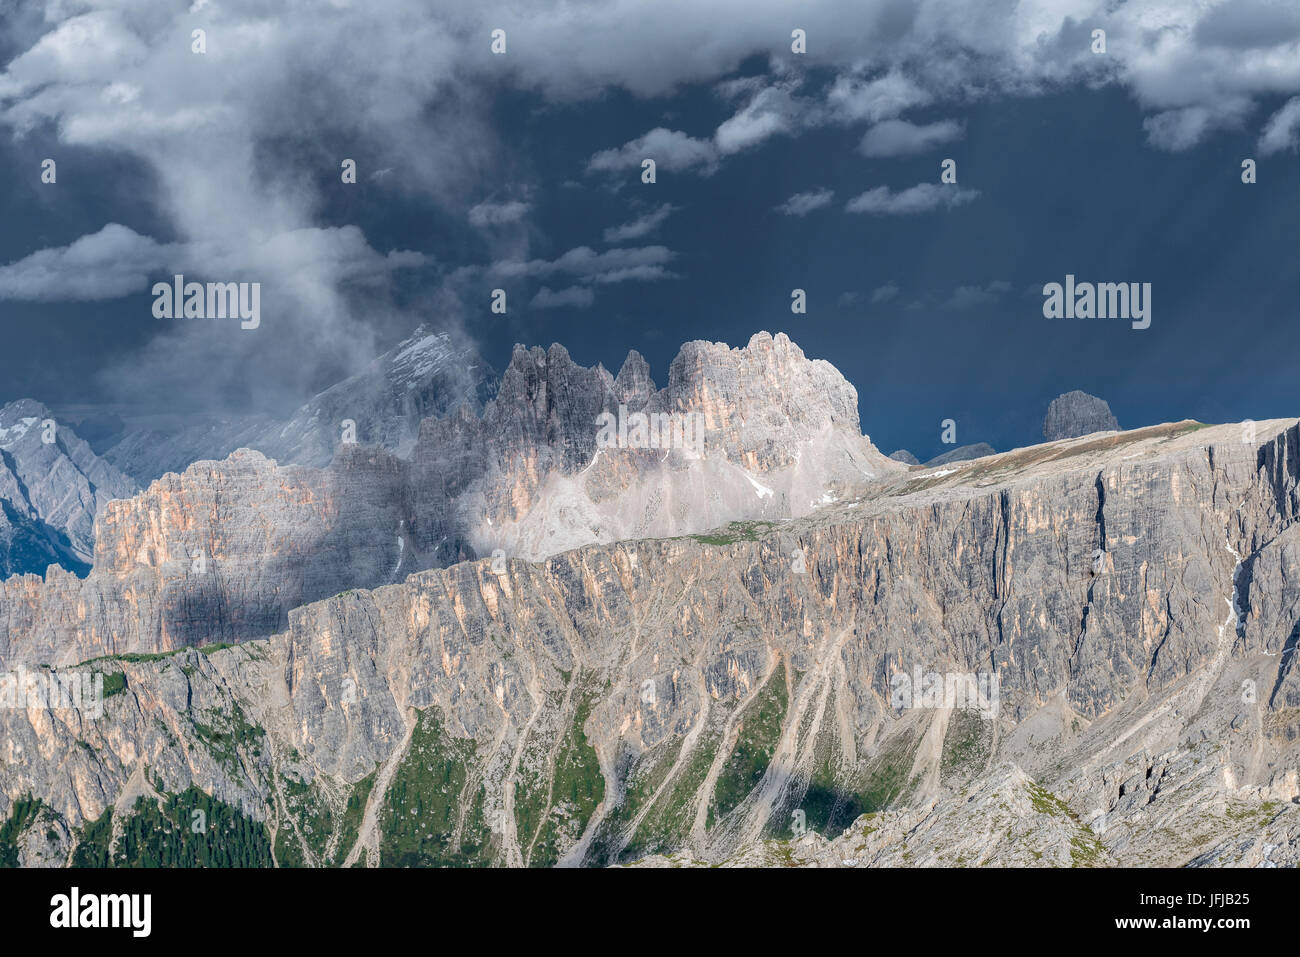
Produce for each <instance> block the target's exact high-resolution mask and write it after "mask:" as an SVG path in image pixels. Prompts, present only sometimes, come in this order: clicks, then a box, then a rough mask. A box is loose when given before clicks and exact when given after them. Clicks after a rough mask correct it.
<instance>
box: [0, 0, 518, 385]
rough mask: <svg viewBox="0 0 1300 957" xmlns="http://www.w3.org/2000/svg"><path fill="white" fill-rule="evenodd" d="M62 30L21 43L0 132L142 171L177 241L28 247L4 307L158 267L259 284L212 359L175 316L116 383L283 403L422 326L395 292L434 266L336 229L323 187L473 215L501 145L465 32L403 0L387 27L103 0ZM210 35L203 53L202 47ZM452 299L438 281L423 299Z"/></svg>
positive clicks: (7, 281) (334, 15)
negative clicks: (325, 214) (416, 272)
mask: <svg viewBox="0 0 1300 957" xmlns="http://www.w3.org/2000/svg"><path fill="white" fill-rule="evenodd" d="M46 17H47V22H45V23H43V24H40V23H36V22H35V21H22V31H23V32H22V35H21V36H19V35H14V36H10V37H7V38H6V40H7V41H9V44H10V49H14V48H15V47H16V48H17V50H18V51H20V52H18V53H17V55H16V56H13V58H12V59H10V60H9V61H8V64H7V65H6V66H5V67H4V69H3V71H0V127H5V128H7V129H8V130H10V131H12V132H13V133H14V134H15V135H17V136H18V137H24V136H28V135H30V134H34V133H37V132H40V133H41V135H44V131H46V130H48V131H50V132H51V133H52V134H54V135H56V136H57V137H58V143H59V144H62V145H64V146H73V147H82V148H87V149H91V150H94V151H96V152H98V153H104V154H116V155H117V156H119V157H123V158H125V159H127V160H129V161H133V162H135V163H137V164H139V166H140V167H142V168H143V169H144V170H145V171H146V172H147V173H148V174H149V176H150V181H151V182H152V183H153V184H155V188H154V189H151V190H149V191H148V192H147V193H144V194H141V195H139V196H138V197H137V201H138V202H139V203H141V204H143V205H144V206H145V207H146V209H145V214H144V215H139V210H138V209H137V210H135V213H136V215H138V216H139V221H144V222H156V223H159V224H160V227H161V229H162V230H165V235H163V234H161V233H160V234H158V235H155V236H153V237H150V236H143V235H139V234H138V233H137V232H134V231H132V230H130V229H127V228H126V227H124V226H119V225H115V224H112V223H110V224H108V225H106V226H104V227H103V228H97V231H92V232H90V233H89V234H88V235H86V236H83V237H81V238H80V239H78V240H75V241H73V242H71V243H69V244H68V245H66V246H60V247H57V248H50V249H36V250H32V251H31V252H30V253H29V254H28V255H26V256H23V257H22V258H20V259H18V260H17V261H16V262H13V263H11V264H9V265H8V266H5V267H3V272H2V273H0V289H2V290H3V292H2V293H0V294H3V295H4V296H6V297H8V298H27V299H37V300H41V301H50V300H56V299H79V300H87V299H107V298H113V297H116V296H122V295H128V294H130V293H132V292H137V291H141V292H148V288H147V286H146V285H145V283H146V282H148V281H150V280H154V279H157V278H159V277H158V276H157V272H159V271H162V272H169V271H170V272H178V271H179V272H184V273H185V274H186V275H187V277H190V276H191V274H192V275H193V277H194V278H202V279H206V280H209V281H245V280H247V281H258V282H261V283H262V293H263V300H262V302H263V321H262V324H261V326H260V327H259V328H258V329H257V330H256V331H254V332H247V333H243V334H242V335H234V336H226V337H224V338H223V339H222V341H221V343H220V346H219V347H214V344H213V342H212V341H211V337H212V336H213V335H215V334H216V333H215V332H214V331H213V330H212V329H211V328H209V327H207V326H205V325H204V324H202V323H199V324H193V323H190V324H186V323H174V324H173V323H159V324H157V330H158V331H157V333H156V335H155V338H154V340H153V341H152V342H151V343H150V344H148V345H147V346H145V347H144V348H143V350H142V351H137V352H133V353H130V354H127V355H125V356H123V357H122V358H121V360H120V361H118V362H117V364H116V365H114V366H112V367H111V368H109V369H107V371H106V372H105V373H104V382H105V385H106V387H107V389H108V390H109V392H110V393H115V394H125V393H128V392H129V393H133V394H136V395H139V396H144V397H145V398H146V400H147V401H153V402H156V401H157V398H158V396H160V395H164V394H169V395H174V396H176V397H177V401H179V400H180V399H182V398H183V399H186V400H188V401H190V402H192V403H193V404H195V405H199V406H203V407H205V408H213V409H222V408H228V407H230V406H231V405H237V406H246V405H247V404H249V403H253V404H256V405H259V406H262V407H271V406H275V407H280V408H283V407H284V406H285V404H286V403H293V404H296V403H297V402H300V401H302V399H303V398H305V397H306V396H308V395H310V394H311V393H312V392H314V391H316V390H317V389H319V388H320V387H321V385H322V384H327V383H328V382H329V381H331V380H332V379H334V378H337V377H339V376H341V375H347V374H349V373H352V372H356V371H359V370H360V369H361V368H362V367H364V364H365V363H366V362H367V361H368V360H369V359H370V358H371V357H372V356H373V355H374V353H375V352H376V351H377V346H378V337H379V336H380V335H382V334H384V333H385V331H386V333H387V334H388V335H390V336H391V335H393V334H394V333H397V332H405V331H409V330H410V328H412V327H413V326H414V325H415V324H416V322H418V321H419V318H420V317H417V316H416V315H414V314H409V313H407V312H406V310H405V308H404V307H401V306H399V305H398V304H397V298H396V295H395V292H394V288H393V285H392V284H391V283H390V282H389V281H388V280H389V278H390V274H391V270H392V268H395V265H396V264H397V263H399V262H400V263H401V264H404V265H410V264H414V263H417V262H419V263H425V260H424V258H423V257H422V256H420V254H418V253H414V254H396V259H390V257H389V256H388V255H387V254H385V253H382V252H380V251H377V250H375V249H373V248H371V247H370V246H369V244H368V243H367V240H366V236H365V235H364V234H363V233H362V231H361V230H360V229H358V228H357V227H355V226H345V227H336V226H334V225H332V224H331V225H329V226H326V225H325V223H324V221H323V220H322V219H321V211H322V209H323V208H324V207H325V205H326V203H327V202H328V199H329V197H331V196H332V195H334V194H333V193H327V192H326V191H331V190H340V189H342V190H361V189H363V188H364V187H362V186H359V185H348V184H344V183H343V182H341V177H340V164H341V163H342V161H343V160H344V159H345V158H349V157H353V158H356V159H357V165H358V169H357V172H358V180H361V181H363V182H371V180H370V177H371V175H372V174H373V173H375V172H376V169H377V168H381V167H382V168H388V169H393V170H394V171H395V173H394V175H391V176H389V177H387V178H386V179H385V187H386V188H387V189H390V190H395V191H398V192H405V193H408V194H419V195H423V196H426V197H428V198H429V199H430V200H431V201H433V202H434V203H437V204H439V205H442V206H443V207H444V208H446V209H447V210H448V211H449V212H454V211H459V212H460V214H461V215H463V212H464V208H465V207H464V205H463V197H464V196H465V195H466V194H467V193H468V192H469V189H470V188H471V186H472V185H473V184H474V183H475V182H478V181H481V177H482V175H483V171H484V169H486V168H490V167H491V166H492V163H493V162H494V159H493V157H494V156H495V153H496V150H497V145H496V139H495V136H494V134H493V133H492V131H491V129H490V127H489V126H488V121H487V119H486V113H484V112H482V111H480V110H477V109H474V108H473V107H474V105H475V104H476V103H477V102H478V101H479V100H480V98H482V99H483V100H485V99H486V97H485V95H483V94H481V93H480V92H479V91H478V90H477V88H476V87H475V86H474V85H473V84H468V83H465V82H462V79H461V78H460V77H458V76H457V75H456V72H455V71H456V70H457V64H458V63H460V62H462V61H463V57H464V52H463V49H464V44H463V43H462V42H460V40H459V39H458V36H457V33H458V31H459V30H460V29H463V28H464V26H465V24H464V23H461V24H460V25H459V26H458V25H457V24H456V23H455V18H454V17H453V18H451V20H449V19H448V18H447V17H446V16H444V15H439V14H436V13H433V12H431V11H430V10H429V9H428V8H427V7H426V6H425V5H424V4H422V3H419V2H416V0H394V2H393V4H392V5H391V6H390V7H388V8H386V10H385V13H384V15H383V16H376V15H375V14H374V11H373V10H366V9H364V8H362V7H359V6H350V7H349V6H344V5H327V6H325V7H322V8H321V9H319V10H317V11H315V12H314V13H313V15H312V16H311V17H303V16H301V14H300V11H298V10H296V9H290V8H284V9H282V10H279V11H276V10H271V9H269V8H251V7H249V6H247V5H244V4H240V3H234V4H219V5H218V4H210V5H208V6H205V7H204V8H202V9H201V10H198V11H195V12H194V13H190V12H188V11H187V8H186V5H184V4H182V5H181V6H179V7H178V6H176V5H175V4H172V3H168V2H165V0H133V2H130V3H127V2H118V0H105V2H103V3H96V4H94V5H93V9H90V10H88V11H87V10H86V8H85V7H84V6H82V5H63V4H50V5H48V6H47V9H46ZM198 27H202V28H203V29H205V30H206V31H207V41H208V42H207V53H206V54H196V53H193V52H191V49H190V40H189V38H190V31H191V30H192V29H194V28H198ZM31 29H39V30H40V31H41V32H40V33H39V35H29V34H28V33H26V32H25V31H28V30H31ZM324 131H328V135H326V133H325V132H324ZM326 140H328V144H327V142H326ZM339 142H343V143H347V144H348V146H347V150H348V152H347V153H343V152H341V151H338V150H336V147H335V146H334V144H335V143H339ZM51 145H52V146H53V144H51ZM56 155H57V154H56ZM322 159H323V161H324V162H323V163H322ZM322 167H323V172H324V174H325V175H321V174H322ZM61 172H62V171H61ZM417 257H418V259H417ZM60 277H61V278H60ZM431 280H432V277H431V276H428V275H426V276H425V277H424V282H426V283H427V282H430V281H431ZM437 295H438V294H437V291H436V289H427V291H426V301H432V297H435V296H437ZM443 305H444V306H446V305H447V304H446V303H443ZM145 308H146V309H147V306H146V307H145ZM443 314H444V315H446V316H448V317H454V315H455V309H454V308H445V309H443ZM145 319H146V321H154V320H152V318H151V317H150V316H148V313H145ZM286 355H291V356H293V357H294V360H295V361H294V362H292V363H286V362H284V356H286Z"/></svg>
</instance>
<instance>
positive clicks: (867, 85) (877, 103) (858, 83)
mask: <svg viewBox="0 0 1300 957" xmlns="http://www.w3.org/2000/svg"><path fill="white" fill-rule="evenodd" d="M932 98H933V97H932V96H931V94H929V93H927V92H926V91H925V90H923V89H922V88H921V87H920V86H919V85H918V84H917V83H916V81H914V80H911V79H909V78H908V77H907V76H906V75H904V74H903V72H902V71H901V70H899V69H893V70H890V71H889V72H888V73H885V74H884V75H882V76H878V77H875V78H873V79H866V78H864V77H860V76H853V75H846V76H840V77H838V78H837V79H836V80H835V82H834V83H833V84H832V85H831V88H830V90H829V91H828V92H827V95H826V100H827V103H828V105H829V106H830V108H831V110H832V113H833V114H834V116H835V117H836V118H837V119H839V120H841V121H844V122H859V121H866V122H868V123H878V122H880V121H881V120H885V119H890V118H893V117H896V116H898V115H899V114H901V113H903V112H905V111H907V110H910V109H912V108H913V107H918V106H925V105H926V104H928V103H929V102H930V101H931V100H932Z"/></svg>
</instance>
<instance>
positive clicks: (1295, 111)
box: [1259, 96, 1300, 156]
mask: <svg viewBox="0 0 1300 957" xmlns="http://www.w3.org/2000/svg"><path fill="white" fill-rule="evenodd" d="M1297 148H1300V96H1297V97H1292V98H1291V99H1289V100H1287V101H1286V104H1285V105H1284V106H1283V107H1282V108H1281V109H1280V110H1278V111H1277V112H1276V113H1274V114H1273V115H1272V116H1271V117H1269V120H1268V122H1267V123H1266V124H1265V125H1264V132H1263V133H1262V134H1260V137H1259V151H1260V152H1261V153H1263V154H1264V155H1265V156H1268V155H1270V154H1271V153H1278V152H1281V151H1282V150H1295V149H1297Z"/></svg>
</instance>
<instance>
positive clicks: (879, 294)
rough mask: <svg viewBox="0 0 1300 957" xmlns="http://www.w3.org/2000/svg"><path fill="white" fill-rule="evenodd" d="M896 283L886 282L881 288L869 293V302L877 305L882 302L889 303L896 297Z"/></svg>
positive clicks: (897, 290) (878, 287)
mask: <svg viewBox="0 0 1300 957" xmlns="http://www.w3.org/2000/svg"><path fill="white" fill-rule="evenodd" d="M898 292H899V289H898V285H897V283H893V282H887V283H885V284H884V285H883V286H877V287H876V288H875V289H874V290H873V291H872V293H871V302H872V303H873V304H874V305H879V304H880V303H882V302H889V301H890V300H891V299H894V298H896V297H897V296H898Z"/></svg>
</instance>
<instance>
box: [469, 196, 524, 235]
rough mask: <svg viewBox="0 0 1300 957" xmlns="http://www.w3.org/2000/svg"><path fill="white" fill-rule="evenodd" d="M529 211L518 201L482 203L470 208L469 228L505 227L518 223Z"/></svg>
mask: <svg viewBox="0 0 1300 957" xmlns="http://www.w3.org/2000/svg"><path fill="white" fill-rule="evenodd" d="M529 209H530V207H529V205H528V204H527V203H523V202H520V201H519V200H511V201H509V202H506V203H487V202H483V203H479V204H478V205H477V206H471V207H470V210H469V217H468V218H469V223H470V225H471V226H478V227H479V228H483V227H486V226H505V225H508V224H510V223H517V222H519V220H521V219H523V218H524V216H526V215H527V214H528V210H529Z"/></svg>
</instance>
